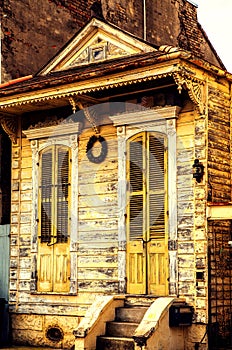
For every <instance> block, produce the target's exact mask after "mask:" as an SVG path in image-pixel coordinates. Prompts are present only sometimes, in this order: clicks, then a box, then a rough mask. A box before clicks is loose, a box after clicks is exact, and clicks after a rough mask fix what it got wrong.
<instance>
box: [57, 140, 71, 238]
mask: <svg viewBox="0 0 232 350" xmlns="http://www.w3.org/2000/svg"><path fill="white" fill-rule="evenodd" d="M57 160H58V169H57V170H58V177H57V220H56V225H57V232H56V235H57V242H59V243H65V242H67V241H68V195H69V187H70V184H69V150H68V148H66V147H59V148H58V154H57Z"/></svg>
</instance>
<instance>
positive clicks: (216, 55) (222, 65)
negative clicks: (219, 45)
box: [197, 22, 227, 70]
mask: <svg viewBox="0 0 232 350" xmlns="http://www.w3.org/2000/svg"><path fill="white" fill-rule="evenodd" d="M197 23H198V26H199V28H200V30H201V32H202V34H203V36H204V37H205V39H206V41H207V43H208V44H209V46H210V48H211V50H212V51H213V54H214V55H215V57H216V58H217V60H218V62H219V63H220V65H221V67H222V69H223V70H227V69H226V66H225V65H224V63H223V62H222V60H221V58H220V57H219V56H218V54H217V51H216V50H215V48H214V46H213V44H212V43H211V41H210V40H209V37H208V35H207V34H206V32H205V30H204V29H203V27H202V25H201V24H200V23H199V22H197Z"/></svg>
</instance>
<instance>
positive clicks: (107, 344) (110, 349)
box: [96, 303, 149, 350]
mask: <svg viewBox="0 0 232 350" xmlns="http://www.w3.org/2000/svg"><path fill="white" fill-rule="evenodd" d="M148 307H149V305H136V304H130V303H125V306H124V307H119V308H117V309H116V310H115V311H116V312H115V320H114V321H110V322H107V323H106V332H105V335H104V336H99V337H98V338H97V348H96V350H134V340H133V339H132V336H133V335H134V332H135V330H136V328H137V327H138V325H139V323H140V322H141V320H142V318H143V316H144V315H145V312H146V311H147V309H148Z"/></svg>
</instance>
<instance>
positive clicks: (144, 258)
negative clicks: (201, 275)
mask: <svg viewBox="0 0 232 350" xmlns="http://www.w3.org/2000/svg"><path fill="white" fill-rule="evenodd" d="M165 142H166V140H165V137H164V136H163V135H162V134H159V133H147V132H143V133H140V134H137V135H136V136H134V137H133V138H131V139H130V140H129V141H128V149H127V155H128V162H127V180H128V189H127V200H128V204H127V292H128V293H136V294H155V295H166V294H167V278H168V259H167V232H166V227H167V224H166V223H167V199H166V193H167V175H166V174H167V171H166V163H167V160H166V145H165Z"/></svg>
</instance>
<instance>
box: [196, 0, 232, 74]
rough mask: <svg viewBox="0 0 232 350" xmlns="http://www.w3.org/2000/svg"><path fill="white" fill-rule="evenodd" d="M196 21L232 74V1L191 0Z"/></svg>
mask: <svg viewBox="0 0 232 350" xmlns="http://www.w3.org/2000/svg"><path fill="white" fill-rule="evenodd" d="M191 2H193V3H195V4H197V5H198V10H197V13H198V21H199V22H200V24H201V26H202V27H203V29H204V30H205V32H206V34H207V36H208V38H209V39H210V41H211V43H212V45H213V47H214V48H215V50H216V51H217V54H218V56H219V57H220V58H221V60H222V62H223V63H224V65H225V67H226V69H227V70H228V71H229V72H230V73H232V0H193V1H191Z"/></svg>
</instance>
